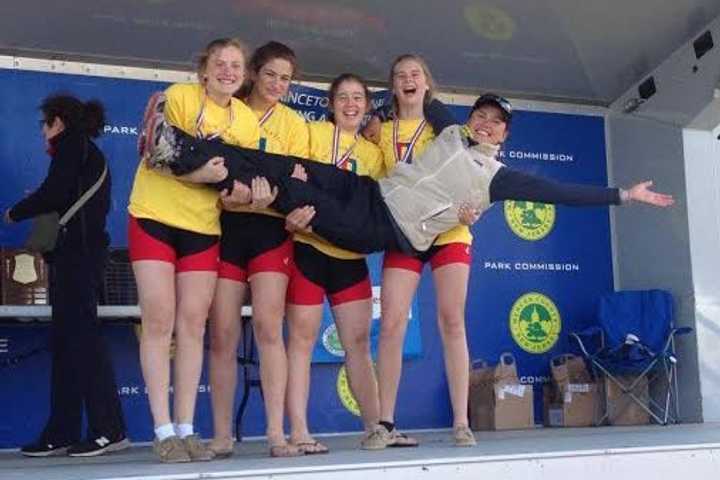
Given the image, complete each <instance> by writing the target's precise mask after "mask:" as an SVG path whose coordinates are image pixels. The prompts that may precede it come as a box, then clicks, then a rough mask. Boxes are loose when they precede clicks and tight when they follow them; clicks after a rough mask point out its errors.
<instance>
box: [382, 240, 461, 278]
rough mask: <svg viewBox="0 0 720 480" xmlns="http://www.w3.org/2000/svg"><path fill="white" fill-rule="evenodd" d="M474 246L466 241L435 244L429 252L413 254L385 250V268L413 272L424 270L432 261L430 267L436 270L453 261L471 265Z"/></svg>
mask: <svg viewBox="0 0 720 480" xmlns="http://www.w3.org/2000/svg"><path fill="white" fill-rule="evenodd" d="M471 250H472V247H471V246H470V245H468V244H466V243H448V244H446V245H435V246H432V247H430V249H429V250H428V251H427V252H423V253H421V254H420V255H417V256H413V255H407V254H405V253H401V252H385V256H384V257H383V269H386V268H402V269H403V270H410V271H412V272H417V273H420V272H422V269H423V266H424V265H425V264H426V263H428V262H430V267H431V268H432V269H433V270H435V269H436V268H440V267H442V266H445V265H449V264H451V263H464V264H466V265H470V261H471V259H472V252H471Z"/></svg>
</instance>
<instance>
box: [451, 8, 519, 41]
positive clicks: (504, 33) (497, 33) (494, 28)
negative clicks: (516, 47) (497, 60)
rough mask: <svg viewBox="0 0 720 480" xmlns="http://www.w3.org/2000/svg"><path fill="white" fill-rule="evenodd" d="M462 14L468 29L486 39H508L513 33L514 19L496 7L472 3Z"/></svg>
mask: <svg viewBox="0 0 720 480" xmlns="http://www.w3.org/2000/svg"><path fill="white" fill-rule="evenodd" d="M463 14H464V16H465V21H466V22H467V24H468V25H469V26H470V29H471V30H472V31H473V32H475V33H476V34H478V35H480V36H481V37H485V38H487V39H488V40H496V41H498V40H510V39H511V38H512V37H513V34H514V33H515V21H514V20H513V19H512V18H511V17H510V15H508V14H507V13H505V12H504V11H503V10H500V9H499V8H497V7H491V6H490V5H482V4H477V3H474V4H472V5H467V6H466V7H465V8H464V11H463Z"/></svg>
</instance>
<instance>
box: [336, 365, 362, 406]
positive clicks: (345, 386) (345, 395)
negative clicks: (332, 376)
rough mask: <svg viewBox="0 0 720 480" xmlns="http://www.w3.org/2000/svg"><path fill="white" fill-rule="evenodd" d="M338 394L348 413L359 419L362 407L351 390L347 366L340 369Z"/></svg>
mask: <svg viewBox="0 0 720 480" xmlns="http://www.w3.org/2000/svg"><path fill="white" fill-rule="evenodd" d="M337 392H338V397H340V402H341V403H342V404H343V407H345V409H347V411H348V412H350V413H352V414H353V415H355V416H356V417H359V416H360V406H359V405H358V403H357V400H355V396H354V395H353V393H352V390H350V382H349V381H348V378H347V370H345V365H343V366H342V367H340V371H339V372H338V377H337Z"/></svg>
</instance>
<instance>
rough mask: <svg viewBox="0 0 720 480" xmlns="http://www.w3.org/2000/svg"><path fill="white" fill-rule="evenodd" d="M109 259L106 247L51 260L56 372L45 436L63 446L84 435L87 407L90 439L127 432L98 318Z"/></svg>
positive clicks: (69, 251) (67, 252) (70, 252)
mask: <svg viewBox="0 0 720 480" xmlns="http://www.w3.org/2000/svg"><path fill="white" fill-rule="evenodd" d="M105 260H106V253H105V251H104V250H103V251H97V252H90V253H89V252H83V251H80V250H77V249H72V248H63V249H62V250H61V251H58V252H56V253H55V254H54V255H53V258H52V260H51V262H50V303H51V304H52V323H51V326H50V348H51V355H52V371H51V375H50V418H49V419H48V421H47V424H46V427H45V431H44V435H45V437H46V438H47V439H48V440H49V441H51V442H55V443H58V444H70V443H75V442H77V441H79V440H80V439H81V438H82V432H81V427H82V418H83V410H84V411H85V412H86V414H87V425H88V432H87V438H88V439H92V438H95V437H98V436H101V435H104V436H106V437H108V438H109V439H116V438H118V437H119V436H121V435H124V434H125V421H124V419H123V414H122V408H121V406H120V399H119V398H118V393H117V385H116V383H115V374H114V372H113V367H112V363H111V361H110V354H109V352H108V349H107V347H106V345H105V342H104V340H103V338H102V335H101V331H100V330H101V322H100V320H99V319H98V316H97V303H98V293H99V290H100V285H101V280H102V274H103V270H104V265H105Z"/></svg>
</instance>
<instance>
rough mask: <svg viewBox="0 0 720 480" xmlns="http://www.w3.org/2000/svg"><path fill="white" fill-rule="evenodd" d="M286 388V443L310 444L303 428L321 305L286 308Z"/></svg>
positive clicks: (306, 431) (290, 306)
mask: <svg viewBox="0 0 720 480" xmlns="http://www.w3.org/2000/svg"><path fill="white" fill-rule="evenodd" d="M287 318H288V388H287V409H288V417H289V419H290V440H291V441H292V442H293V443H294V444H298V443H306V442H312V441H314V439H313V437H312V435H311V434H310V430H309V428H308V424H307V404H308V396H309V390H310V362H311V360H312V358H311V357H312V351H313V347H314V345H315V341H316V340H317V336H318V330H319V328H320V323H321V321H322V305H294V304H288V306H287Z"/></svg>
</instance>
